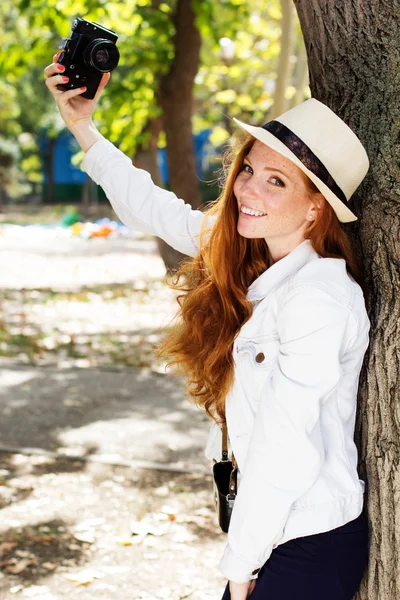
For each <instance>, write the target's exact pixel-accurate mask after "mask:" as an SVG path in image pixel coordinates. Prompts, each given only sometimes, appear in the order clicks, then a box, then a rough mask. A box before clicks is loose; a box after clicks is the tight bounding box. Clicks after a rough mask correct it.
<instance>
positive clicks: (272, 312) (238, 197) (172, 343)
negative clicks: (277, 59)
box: [45, 55, 370, 600]
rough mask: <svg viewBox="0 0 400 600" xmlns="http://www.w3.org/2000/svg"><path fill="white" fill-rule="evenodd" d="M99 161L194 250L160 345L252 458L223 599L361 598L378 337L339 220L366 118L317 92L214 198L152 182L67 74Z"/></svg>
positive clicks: (249, 143)
mask: <svg viewBox="0 0 400 600" xmlns="http://www.w3.org/2000/svg"><path fill="white" fill-rule="evenodd" d="M53 60H54V62H53V63H52V64H51V65H49V66H48V67H47V68H46V69H45V74H46V76H47V79H46V84H47V86H48V88H49V89H50V91H51V93H52V94H53V96H54V99H55V101H56V103H57V106H58V108H59V111H60V113H61V116H62V118H63V119H64V121H65V123H66V125H67V127H68V128H69V129H70V131H71V132H72V133H73V134H74V136H75V137H76V139H77V141H78V143H79V144H80V146H81V147H82V149H83V150H84V151H85V152H86V156H85V158H84V161H83V167H84V169H85V170H86V171H87V172H88V173H89V175H90V177H91V178H92V179H93V180H94V181H95V182H97V183H99V184H100V185H101V186H102V187H103V188H104V190H105V192H106V193H107V196H108V198H109V200H110V202H111V204H112V206H113V208H114V209H115V211H116V213H117V214H118V216H119V217H120V219H121V220H122V221H123V222H124V223H126V224H127V225H129V226H132V227H137V228H139V229H141V230H143V231H146V232H149V233H152V234H154V235H157V236H159V237H161V238H163V239H164V240H166V241H167V242H168V243H169V244H171V245H172V246H173V247H175V248H176V249H178V250H180V251H181V252H183V253H185V254H187V255H189V256H190V257H192V260H190V261H187V262H186V264H185V265H183V266H182V267H181V269H180V271H179V272H178V278H177V284H176V286H177V288H178V289H180V290H182V292H183V293H182V294H181V295H180V297H179V305H180V310H179V325H178V327H176V328H174V330H173V332H172V333H169V334H168V337H167V339H166V341H165V343H164V345H163V351H164V352H166V353H167V354H168V356H169V357H172V363H174V364H175V365H177V367H178V371H179V372H182V373H184V374H185V376H186V379H187V382H188V389H189V391H190V393H191V394H192V396H193V397H195V398H196V399H197V400H196V402H197V403H198V405H199V406H201V407H202V408H204V410H205V411H206V412H207V414H208V415H209V416H210V417H211V418H212V419H213V425H212V426H211V428H210V433H209V438H208V443H207V448H206V455H207V456H208V457H209V458H210V459H211V458H215V459H217V460H219V459H220V457H221V423H222V422H224V421H225V419H226V423H227V427H228V434H229V439H230V444H231V448H232V450H233V452H234V455H235V458H236V461H237V463H238V469H239V473H240V484H239V488H238V494H237V498H236V501H235V505H234V509H233V512H232V517H231V522H230V526H229V532H228V543H227V546H226V548H225V551H224V554H223V556H222V559H221V562H220V570H221V572H222V574H223V575H224V576H225V577H226V578H227V579H228V582H227V585H226V589H225V592H224V594H223V600H228V599H229V598H232V600H242V599H245V598H247V597H248V596H249V595H251V596H252V599H253V600H289V599H290V600H300V599H301V600H303V599H304V600H321V599H324V600H350V599H351V598H352V597H353V595H354V594H355V592H356V591H357V589H358V587H359V585H360V582H361V579H362V577H363V574H364V571H365V568H366V565H367V560H368V522H367V517H366V513H365V508H364V488H365V483H364V481H362V480H360V479H359V477H358V473H357V449H356V446H355V444H354V439H353V436H354V423H355V412H356V400H357V389H358V380H359V375H360V371H361V367H362V363H363V358H364V354H365V351H366V349H367V347H368V344H369V329H370V322H369V319H368V316H367V311H366V306H365V299H364V293H363V283H362V278H361V275H360V270H359V268H358V265H357V260H356V258H355V255H354V253H353V250H352V248H351V243H350V240H349V237H348V235H347V233H346V232H345V231H344V229H343V227H342V226H341V223H345V222H350V221H354V220H356V219H357V217H356V216H355V215H354V214H353V213H352V212H351V211H350V209H349V208H348V201H349V199H350V196H351V195H352V194H353V192H354V191H355V189H356V188H357V187H358V185H359V184H360V183H361V181H362V179H363V178H364V177H365V175H366V172H367V170H368V166H369V163H368V158H367V155H366V153H365V150H364V148H363V146H362V145H361V143H360V141H359V140H358V138H357V137H356V135H355V134H354V133H353V132H352V131H351V129H350V128H349V127H348V126H347V125H346V124H345V123H344V122H343V121H342V120H341V119H339V117H337V115H335V114H334V113H333V112H332V111H331V110H330V109H329V108H328V107H327V106H325V105H324V104H322V103H321V102H318V101H317V100H315V99H311V100H307V101H306V102H303V103H302V104H300V105H298V106H296V107H295V108H293V109H291V110H290V111H288V112H286V113H285V114H283V115H281V116H280V117H279V118H277V119H276V120H274V121H271V122H269V123H267V124H265V125H263V126H262V127H253V126H249V125H245V124H244V123H241V122H239V121H237V123H238V125H239V126H240V127H241V128H242V129H244V130H245V131H247V133H248V137H247V138H246V140H245V142H244V143H243V144H242V145H241V147H240V148H239V150H238V151H237V152H236V154H235V156H234V158H233V160H232V163H231V165H230V168H229V172H228V173H227V178H226V182H225V187H224V190H223V192H222V194H221V197H220V198H219V200H218V201H217V202H216V203H214V205H213V206H212V207H211V209H209V210H207V211H206V214H205V213H203V212H201V211H198V210H192V208H191V207H190V206H189V205H188V204H185V203H184V202H183V201H182V200H180V199H178V198H177V197H176V196H175V195H174V194H173V193H172V192H168V191H166V190H162V189H160V188H158V187H157V186H155V185H154V184H153V182H152V181H151V178H150V176H149V174H148V173H147V172H145V171H143V170H140V169H137V168H135V167H134V166H133V165H132V163H131V160H130V159H129V158H128V157H127V156H125V155H124V154H123V153H122V152H120V151H119V150H118V149H117V148H115V146H113V144H111V143H110V142H109V141H107V140H105V139H104V138H103V136H102V135H101V134H100V133H99V132H98V131H97V130H96V128H95V126H94V125H93V122H92V120H91V116H92V113H93V110H94V108H95V106H96V104H97V101H98V99H99V97H100V95H101V92H102V90H103V88H104V86H105V85H106V83H107V82H108V78H109V75H108V74H106V75H104V76H103V80H102V84H101V86H100V88H99V90H98V93H97V95H96V97H95V98H94V99H93V100H86V99H84V98H80V97H79V94H80V93H82V91H83V90H71V91H66V92H64V91H59V90H58V89H57V88H56V85H57V84H58V83H63V82H64V81H63V79H62V74H61V72H62V68H60V66H59V65H58V64H57V55H55V57H54V59H53Z"/></svg>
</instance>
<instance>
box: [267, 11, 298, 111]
mask: <svg viewBox="0 0 400 600" xmlns="http://www.w3.org/2000/svg"><path fill="white" fill-rule="evenodd" d="M281 10H282V21H281V27H282V33H281V47H280V52H279V61H278V71H277V73H278V74H277V78H276V84H275V91H274V103H273V105H272V108H271V111H270V113H269V115H268V117H269V119H275V117H278V116H279V115H280V114H282V113H283V112H285V111H286V110H287V106H288V102H287V99H286V88H287V86H288V83H289V76H290V66H291V62H290V57H291V55H292V50H293V41H294V23H293V21H294V19H293V17H294V8H293V3H292V0H281Z"/></svg>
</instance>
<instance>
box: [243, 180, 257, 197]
mask: <svg viewBox="0 0 400 600" xmlns="http://www.w3.org/2000/svg"><path fill="white" fill-rule="evenodd" d="M240 195H241V196H242V197H243V196H251V197H253V198H256V197H258V196H259V195H260V186H259V183H258V182H257V181H256V180H255V179H253V178H250V179H247V180H246V181H244V182H243V184H242V186H241V188H240Z"/></svg>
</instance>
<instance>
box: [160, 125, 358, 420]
mask: <svg viewBox="0 0 400 600" xmlns="http://www.w3.org/2000/svg"><path fill="white" fill-rule="evenodd" d="M254 142H255V138H253V137H249V136H248V135H247V134H246V138H245V141H244V142H242V143H241V144H240V145H239V146H236V147H233V146H232V147H231V148H229V149H228V151H227V152H226V153H225V155H224V157H223V182H224V186H223V191H222V193H221V195H220V196H219V198H218V199H217V200H216V201H214V202H212V203H211V204H210V205H209V207H208V208H207V210H205V216H206V218H205V219H204V223H203V228H202V232H201V235H200V251H199V253H198V254H197V256H195V257H194V258H193V259H189V260H186V261H185V262H184V263H183V264H182V265H181V267H180V268H179V270H178V271H177V272H176V274H175V275H174V277H173V280H172V284H171V287H172V288H173V289H176V290H179V291H181V292H182V293H181V294H179V295H178V304H179V311H178V313H177V315H176V317H175V319H174V323H173V325H172V327H170V328H169V329H168V330H167V331H166V332H165V338H164V340H163V342H162V343H161V344H160V345H159V346H158V348H157V353H158V355H159V356H162V357H166V358H167V360H168V363H167V364H168V366H173V368H174V369H173V372H174V373H175V374H177V375H183V376H184V377H185V381H186V386H187V392H188V393H189V395H190V396H191V397H192V398H193V400H194V402H195V404H196V405H197V406H199V407H200V408H202V409H204V410H205V411H206V413H207V414H208V415H209V416H210V417H211V418H213V419H214V420H215V421H216V422H223V421H225V397H226V395H227V393H228V391H229V389H230V387H231V385H232V382H233V371H234V364H233V358H232V346H233V341H234V339H235V337H236V336H237V335H238V333H239V331H240V329H241V327H242V325H243V324H244V323H245V322H246V321H248V320H249V318H250V317H251V315H252V304H251V302H250V301H249V300H248V299H247V296H246V294H247V289H248V287H249V285H250V284H251V283H252V282H253V281H254V280H255V279H256V278H257V277H258V276H259V275H261V273H263V272H264V271H265V270H266V269H268V268H269V267H270V265H271V257H270V254H269V250H268V246H267V244H266V242H265V240H264V239H263V238H260V239H247V238H244V237H242V236H241V235H239V234H238V233H237V221H238V217H239V211H238V205H237V201H236V197H235V195H234V193H233V184H234V182H235V179H236V177H237V175H238V173H239V171H240V169H241V166H242V164H243V160H244V158H245V156H246V155H247V154H248V153H249V152H250V149H251V147H252V146H253V144H254ZM303 175H304V180H305V182H306V184H307V187H308V189H309V191H310V192H311V198H312V197H313V193H316V192H318V191H319V190H318V189H317V188H316V186H315V185H314V184H313V183H312V182H311V180H310V179H309V178H308V177H307V176H306V175H305V174H303ZM209 217H214V218H215V222H214V224H213V225H212V227H209V226H208V218H209ZM304 235H305V238H308V239H310V240H311V242H312V245H313V248H314V249H315V251H316V252H317V254H319V255H320V256H321V257H329V258H344V259H345V261H346V265H347V270H348V272H349V273H350V274H351V275H352V276H353V277H354V279H355V280H356V281H357V282H358V283H359V284H360V285H361V286H362V288H363V290H364V294H365V293H366V290H365V286H364V277H363V273H362V269H361V267H360V264H359V261H358V259H357V257H356V255H355V253H354V251H353V249H352V243H351V239H350V237H349V235H348V234H347V233H346V231H345V230H344V229H343V227H342V225H341V223H340V221H339V220H338V218H337V216H336V214H335V212H334V211H333V209H332V207H331V206H330V204H329V203H328V202H325V203H324V207H323V210H322V211H320V212H318V214H317V218H316V219H315V220H314V221H313V222H310V223H309V225H308V228H307V230H306V231H305V234H304Z"/></svg>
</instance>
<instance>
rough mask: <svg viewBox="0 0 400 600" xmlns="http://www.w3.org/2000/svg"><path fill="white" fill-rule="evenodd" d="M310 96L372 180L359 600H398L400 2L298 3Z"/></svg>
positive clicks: (359, 433)
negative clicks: (352, 141)
mask: <svg viewBox="0 0 400 600" xmlns="http://www.w3.org/2000/svg"><path fill="white" fill-rule="evenodd" d="M295 4H296V6H297V10H298V14H299V18H300V23H301V27H302V30H303V33H304V37H305V43H306V48H307V54H308V63H309V69H310V87H311V91H312V95H313V96H314V97H316V98H317V99H319V100H321V101H322V102H324V103H325V104H327V105H328V106H329V107H330V108H332V109H333V110H334V111H335V112H336V113H337V114H338V115H339V116H340V117H341V118H342V119H343V120H344V121H345V122H346V123H347V124H348V125H349V126H350V127H351V128H352V129H353V130H354V131H355V132H356V133H357V134H358V136H359V137H360V139H361V140H362V142H363V143H364V145H365V147H366V149H367V152H368V154H369V157H370V160H371V168H370V171H369V176H368V178H367V180H366V181H365V183H364V184H363V185H362V187H361V189H360V190H359V192H358V193H357V194H356V195H355V197H354V198H352V200H351V202H350V206H351V208H352V210H353V211H354V212H355V213H356V215H357V216H358V217H359V220H358V221H357V222H356V223H355V224H352V226H351V227H352V228H353V227H354V233H355V241H356V245H357V248H358V249H359V252H360V255H361V256H362V257H363V261H364V266H365V271H366V280H367V284H368V288H369V291H370V295H371V298H372V299H373V303H371V307H370V309H369V317H370V320H371V335H370V338H371V343H370V347H369V350H368V351H367V354H366V357H365V362H364V369H363V371H362V373H361V378H360V388H359V408H358V416H357V424H356V435H355V440H356V443H357V446H358V449H359V474H360V476H361V478H362V479H364V480H365V481H366V484H367V485H366V496H365V503H366V506H367V511H368V514H369V522H370V532H371V535H370V560H369V568H368V570H367V572H366V574H365V577H364V580H363V582H362V584H361V587H360V591H359V593H358V594H357V595H356V598H357V600H367V599H368V600H378V599H379V600H395V599H396V598H400V526H399V523H400V504H399V498H400V470H399V445H400V444H399V440H400V415H399V406H398V405H399V389H400V373H399V365H400V348H399V340H400V324H399V314H400V294H399V289H400V269H399V267H400V243H399V241H400V217H399V183H398V182H399V179H400V171H399V150H400V148H399V123H400V109H399V101H398V99H399V97H400V78H399V69H400V43H399V40H400V38H399V21H398V16H399V14H400V3H399V0H371V1H370V2H361V1H359V0H358V1H356V0H343V1H342V2H337V1H336V0H324V2H321V1H319V0H307V2H305V1H301V0H295Z"/></svg>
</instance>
